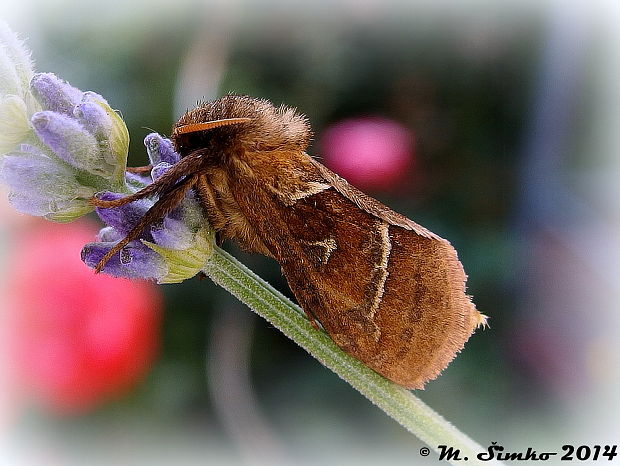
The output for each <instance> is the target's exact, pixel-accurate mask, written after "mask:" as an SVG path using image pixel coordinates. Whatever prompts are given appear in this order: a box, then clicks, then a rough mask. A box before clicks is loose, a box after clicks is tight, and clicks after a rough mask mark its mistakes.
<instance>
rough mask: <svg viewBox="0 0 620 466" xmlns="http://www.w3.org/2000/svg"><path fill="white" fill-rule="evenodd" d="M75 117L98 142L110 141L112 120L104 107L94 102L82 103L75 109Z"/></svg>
mask: <svg viewBox="0 0 620 466" xmlns="http://www.w3.org/2000/svg"><path fill="white" fill-rule="evenodd" d="M73 115H74V116H75V117H76V118H77V119H78V121H79V122H80V123H81V124H82V126H83V127H84V128H86V130H88V132H90V133H91V134H92V135H93V136H95V138H96V139H97V141H100V142H101V141H105V142H107V141H108V137H109V135H110V130H111V129H112V120H111V119H110V116H109V115H108V114H107V112H106V111H105V110H104V109H103V107H102V106H101V105H99V104H96V103H94V102H82V103H80V104H78V105H77V106H76V107H75V108H74V109H73Z"/></svg>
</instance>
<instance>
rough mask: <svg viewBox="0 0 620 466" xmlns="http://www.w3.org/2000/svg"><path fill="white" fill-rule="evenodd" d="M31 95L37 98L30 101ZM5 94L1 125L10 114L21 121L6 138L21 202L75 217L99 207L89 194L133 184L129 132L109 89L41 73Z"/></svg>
mask: <svg viewBox="0 0 620 466" xmlns="http://www.w3.org/2000/svg"><path fill="white" fill-rule="evenodd" d="M21 84H23V83H21ZM2 91H3V89H0V92H2ZM29 99H32V100H33V101H34V102H35V104H36V105H30V107H29V106H28V104H27V101H28V100H29ZM0 102H2V103H3V104H4V107H2V103H0V130H1V129H2V125H9V126H10V120H12V121H13V124H14V127H15V128H16V129H15V130H14V131H13V132H10V131H9V133H8V134H10V135H11V137H5V138H4V139H3V140H0V150H2V149H4V154H5V155H4V156H3V157H2V160H1V162H0V164H1V165H0V171H1V179H2V181H3V182H4V183H5V184H6V185H7V186H8V187H9V200H10V202H11V204H12V205H13V206H14V207H15V208H16V209H17V210H19V211H20V212H23V213H27V214H30V215H36V216H42V217H45V218H47V219H49V220H54V221H58V222H67V221H71V220H74V219H75V218H78V217H80V216H82V215H84V214H86V213H88V212H90V211H92V207H91V206H90V205H89V203H88V200H89V199H90V198H91V197H92V196H93V195H94V194H95V193H96V192H98V191H101V190H105V189H114V190H117V191H123V192H128V191H129V190H128V188H127V187H126V185H125V179H124V172H125V162H126V158H127V150H128V147H129V133H128V132H127V127H126V126H125V123H124V122H123V121H122V119H121V118H120V117H119V116H118V114H117V113H116V112H114V111H113V110H112V109H111V108H110V106H109V105H108V103H107V101H106V100H105V99H104V98H103V97H101V96H100V95H98V94H95V93H93V92H82V91H80V90H79V89H76V88H75V87H73V86H71V85H70V84H69V83H67V82H65V81H63V80H61V79H59V78H58V77H56V76H55V75H53V74H51V73H41V74H36V75H33V76H32V79H31V80H30V83H29V86H28V87H27V88H21V89H20V90H19V94H18V95H8V94H7V95H2V97H1V100H0ZM29 108H31V109H32V110H40V111H33V113H32V114H29V110H28V109H29ZM3 111H4V113H2V112H3ZM24 122H25V123H24ZM7 149H8V150H7Z"/></svg>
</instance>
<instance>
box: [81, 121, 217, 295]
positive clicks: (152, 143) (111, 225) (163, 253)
mask: <svg viewBox="0 0 620 466" xmlns="http://www.w3.org/2000/svg"><path fill="white" fill-rule="evenodd" d="M144 144H145V146H146V147H147V151H148V154H149V158H150V160H151V164H152V165H154V166H153V168H152V170H151V176H150V177H149V179H148V180H147V181H146V183H151V182H152V181H154V180H156V179H157V178H158V177H160V176H161V175H163V174H164V173H165V172H166V170H168V169H169V168H170V167H171V166H172V165H173V164H174V163H176V162H177V161H178V160H179V159H180V157H179V155H178V154H177V153H176V152H175V151H174V149H173V148H172V144H171V142H170V141H169V140H168V139H164V138H162V137H161V136H160V135H158V134H156V133H152V134H149V135H148V136H147V137H146V138H145V140H144ZM140 178H142V179H144V177H136V176H132V177H131V183H133V186H134V188H135V189H139V188H140V187H144V185H141V179H140ZM123 196H124V194H121V193H113V192H103V193H99V194H98V197H99V198H100V199H104V200H115V199H119V198H121V197H123ZM154 203H155V202H154V201H153V200H150V199H140V200H138V201H134V202H131V203H129V204H126V205H124V206H121V207H114V208H110V209H100V208H97V209H96V212H97V215H99V218H100V219H101V220H102V221H103V222H104V223H105V224H106V225H107V226H106V227H105V228H103V229H102V230H101V231H100V232H99V235H98V238H97V239H98V241H97V242H94V243H90V244H87V245H86V246H85V247H84V249H83V250H82V260H83V261H84V262H85V263H86V265H88V266H89V267H95V266H96V265H97V263H98V262H99V261H100V260H101V258H102V257H103V256H104V255H105V254H106V253H107V252H108V251H109V250H110V249H111V248H112V247H114V245H115V244H116V243H117V242H118V241H119V240H121V239H122V238H123V237H125V235H126V234H127V233H128V232H129V231H130V230H131V229H132V228H133V227H134V226H135V225H136V224H137V223H138V222H139V221H140V219H141V218H142V217H143V216H144V214H145V213H146V212H147V210H148V209H149V208H150V207H152V206H153V205H154ZM212 250H213V235H212V232H211V230H210V229H209V228H208V227H207V226H206V223H205V220H204V217H203V215H202V211H201V208H200V205H199V204H198V202H197V200H196V199H195V198H194V195H193V194H191V193H190V194H188V195H187V197H186V198H185V200H184V201H183V202H182V203H181V205H180V206H179V207H177V208H176V209H174V210H173V211H172V212H170V214H168V215H167V216H166V217H164V218H163V219H161V220H160V221H158V222H156V223H155V224H153V225H150V226H148V227H147V228H145V229H144V231H143V232H142V233H141V235H140V238H139V240H136V241H132V242H130V243H129V244H128V245H127V246H126V247H124V248H123V249H122V250H121V251H120V253H119V254H117V255H116V256H114V257H113V258H112V259H111V260H110V261H108V262H107V263H106V265H105V266H104V268H103V272H105V273H108V274H110V275H114V276H120V277H128V278H145V279H153V280H156V281H157V282H158V283H176V282H181V281H183V280H185V279H187V278H190V277H192V276H194V275H196V274H197V273H198V272H199V271H200V270H201V268H202V267H203V266H204V264H205V262H206V260H207V258H208V257H209V256H210V255H211V253H212Z"/></svg>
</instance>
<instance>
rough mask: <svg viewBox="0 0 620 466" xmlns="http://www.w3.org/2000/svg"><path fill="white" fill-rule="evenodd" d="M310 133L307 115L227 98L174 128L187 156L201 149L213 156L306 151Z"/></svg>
mask: <svg viewBox="0 0 620 466" xmlns="http://www.w3.org/2000/svg"><path fill="white" fill-rule="evenodd" d="M310 137H311V130H310V125H309V124H308V121H307V119H306V117H305V116H303V115H300V114H299V113H297V111H295V109H292V108H290V107H285V106H280V107H275V106H274V105H273V104H272V103H271V102H269V101H268V100H264V99H255V98H253V97H248V96H238V95H227V96H225V97H222V98H220V99H218V100H214V101H212V102H203V103H201V104H199V105H198V106H197V107H196V108H194V109H193V110H190V111H188V112H187V113H185V115H183V116H182V117H181V118H180V119H179V121H178V122H177V123H176V124H175V125H174V126H173V128H172V141H173V142H174V145H175V148H176V149H177V151H178V152H179V153H180V154H181V156H182V157H183V156H185V155H187V154H189V153H190V152H193V151H196V150H201V151H204V153H205V154H210V155H212V156H213V157H216V158H217V157H226V156H230V155H232V154H240V153H247V152H255V151H304V150H305V149H306V148H307V147H308V144H309V142H310Z"/></svg>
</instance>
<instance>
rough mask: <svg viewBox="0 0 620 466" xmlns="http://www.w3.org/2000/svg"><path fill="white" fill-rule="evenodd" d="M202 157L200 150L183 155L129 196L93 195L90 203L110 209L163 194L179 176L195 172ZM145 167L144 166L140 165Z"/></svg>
mask: <svg viewBox="0 0 620 466" xmlns="http://www.w3.org/2000/svg"><path fill="white" fill-rule="evenodd" d="M199 158H200V152H192V153H191V154H189V155H187V156H186V157H183V158H182V159H181V160H180V161H179V162H178V163H175V164H174V165H172V167H170V169H169V170H168V171H167V172H166V173H164V174H163V175H162V176H160V177H159V178H158V179H157V180H155V181H154V182H153V183H152V184H150V185H148V186H146V187H144V188H142V189H141V190H140V191H138V192H137V193H134V194H130V195H129V196H125V197H122V198H120V199H115V200H113V201H104V200H103V199H98V198H97V197H94V196H93V197H91V198H90V200H89V203H90V205H93V206H95V207H100V208H103V209H109V208H111V207H121V206H124V205H125V204H129V203H130V202H134V201H137V200H138V199H142V198H144V197H146V196H150V195H152V194H161V193H164V192H167V191H172V190H173V188H174V187H175V185H176V184H177V182H178V180H179V178H181V177H182V176H186V175H187V174H188V173H194V172H195V171H196V170H195V169H194V168H193V167H195V166H196V163H197V162H198V160H199ZM138 168H144V167H138Z"/></svg>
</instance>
